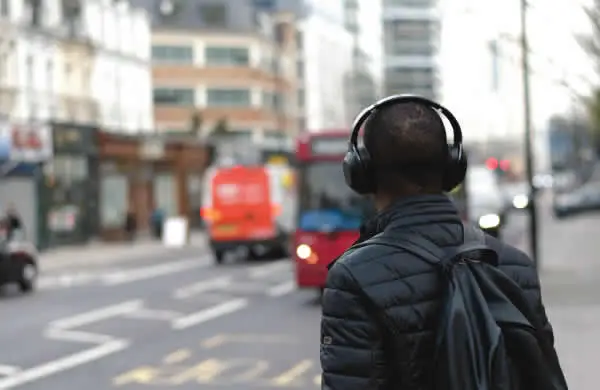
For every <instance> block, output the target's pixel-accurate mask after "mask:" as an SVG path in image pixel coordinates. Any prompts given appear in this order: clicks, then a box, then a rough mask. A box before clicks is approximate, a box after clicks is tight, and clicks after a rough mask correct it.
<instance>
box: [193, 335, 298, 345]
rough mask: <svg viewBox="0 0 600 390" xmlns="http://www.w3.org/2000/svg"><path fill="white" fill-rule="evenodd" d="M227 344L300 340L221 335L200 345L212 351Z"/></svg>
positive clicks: (295, 342)
mask: <svg viewBox="0 0 600 390" xmlns="http://www.w3.org/2000/svg"><path fill="white" fill-rule="evenodd" d="M227 343H257V344H297V343H298V340H295V339H293V338H292V337H291V336H287V335H266V334H230V335H226V334H220V335H217V336H214V337H211V338H209V339H206V340H204V341H202V342H201V343H200V345H201V346H202V348H206V349H211V348H216V347H220V346H222V345H223V344H227Z"/></svg>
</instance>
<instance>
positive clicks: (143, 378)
mask: <svg viewBox="0 0 600 390" xmlns="http://www.w3.org/2000/svg"><path fill="white" fill-rule="evenodd" d="M158 374H159V372H158V370H157V369H155V368H152V367H139V368H136V369H134V370H131V371H129V372H126V373H125V374H123V375H119V376H118V377H116V378H115V379H114V380H113V384H114V385H115V386H123V385H127V384H130V383H142V384H150V383H152V381H154V380H155V379H156V378H157V377H158Z"/></svg>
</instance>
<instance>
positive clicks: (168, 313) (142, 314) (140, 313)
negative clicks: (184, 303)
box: [123, 308, 183, 321]
mask: <svg viewBox="0 0 600 390" xmlns="http://www.w3.org/2000/svg"><path fill="white" fill-rule="evenodd" d="M182 315H183V314H181V313H179V312H176V311H172V310H153V309H143V308H140V309H137V310H135V311H133V312H131V313H124V314H123V317H126V318H131V319H139V320H165V321H170V320H173V319H175V318H178V317H181V316H182Z"/></svg>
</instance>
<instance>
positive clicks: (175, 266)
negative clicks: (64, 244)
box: [102, 259, 206, 286]
mask: <svg viewBox="0 0 600 390" xmlns="http://www.w3.org/2000/svg"><path fill="white" fill-rule="evenodd" d="M205 266H206V265H203V264H201V263H199V262H198V261H197V260H190V259H187V260H180V261H177V262H169V263H165V264H159V265H153V266H149V267H144V268H137V269H133V270H130V271H124V272H116V273H113V274H108V275H105V276H104V277H102V280H103V282H104V283H105V284H107V285H110V286H114V285H118V284H124V283H131V282H137V281H139V280H145V279H152V278H156V277H158V276H164V275H169V274H175V273H179V272H183V271H187V270H190V269H193V268H202V267H205Z"/></svg>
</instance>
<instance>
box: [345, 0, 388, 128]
mask: <svg viewBox="0 0 600 390" xmlns="http://www.w3.org/2000/svg"><path fill="white" fill-rule="evenodd" d="M344 20H345V25H346V28H347V29H348V31H350V33H351V34H352V38H353V49H352V72H351V76H350V77H349V80H348V84H349V85H350V91H349V96H348V99H349V102H348V111H349V114H350V116H351V117H352V118H354V116H355V115H357V114H358V113H359V112H360V111H361V110H362V109H363V108H365V107H367V106H368V105H370V104H372V103H373V102H374V101H375V100H376V99H378V98H379V97H381V95H382V92H383V91H382V81H383V77H382V76H383V61H382V56H383V29H382V4H381V1H372V0H344Z"/></svg>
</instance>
